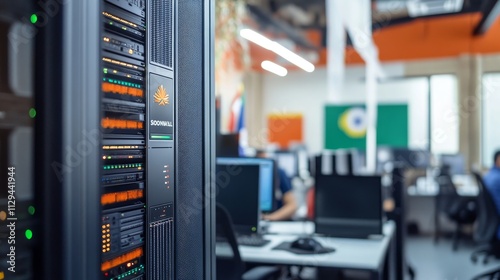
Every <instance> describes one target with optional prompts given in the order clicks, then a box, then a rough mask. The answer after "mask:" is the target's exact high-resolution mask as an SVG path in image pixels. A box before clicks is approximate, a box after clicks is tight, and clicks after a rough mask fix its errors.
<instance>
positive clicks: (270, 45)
mask: <svg viewBox="0 0 500 280" xmlns="http://www.w3.org/2000/svg"><path fill="white" fill-rule="evenodd" d="M240 36H241V37H243V38H245V39H247V40H248V41H251V42H253V43H255V44H257V45H259V46H261V47H263V48H265V49H268V50H270V51H272V52H274V53H275V54H277V55H279V56H281V57H283V58H284V59H286V60H288V61H289V62H291V63H293V64H294V65H296V66H298V67H300V68H301V69H303V70H304V71H306V72H313V71H314V64H312V63H311V62H309V61H307V60H305V59H304V58H302V57H300V56H299V55H297V54H296V53H294V52H292V51H291V50H289V49H287V48H285V47H284V46H282V45H281V44H280V43H277V42H275V41H273V40H271V39H269V38H267V37H266V36H264V35H262V34H260V33H258V32H255V31H253V30H251V29H248V28H245V29H242V30H240ZM277 66H279V65H277ZM280 67H281V66H280ZM266 70H267V69H266ZM285 70H286V69H285Z"/></svg>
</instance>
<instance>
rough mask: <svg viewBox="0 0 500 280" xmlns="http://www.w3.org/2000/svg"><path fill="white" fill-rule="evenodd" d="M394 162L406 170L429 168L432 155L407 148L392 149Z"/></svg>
mask: <svg viewBox="0 0 500 280" xmlns="http://www.w3.org/2000/svg"><path fill="white" fill-rule="evenodd" d="M392 158H393V161H394V162H396V163H398V164H399V165H403V166H405V167H406V168H427V167H429V165H430V161H431V155H430V153H429V151H426V150H410V149H406V148H395V149H392Z"/></svg>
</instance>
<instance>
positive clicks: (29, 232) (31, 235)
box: [24, 229, 33, 240]
mask: <svg viewBox="0 0 500 280" xmlns="http://www.w3.org/2000/svg"><path fill="white" fill-rule="evenodd" d="M24 235H25V236H26V239H28V240H31V238H33V232H32V231H31V229H27V230H26V231H25V232H24Z"/></svg>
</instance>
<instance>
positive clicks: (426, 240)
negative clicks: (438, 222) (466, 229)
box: [406, 237, 500, 280]
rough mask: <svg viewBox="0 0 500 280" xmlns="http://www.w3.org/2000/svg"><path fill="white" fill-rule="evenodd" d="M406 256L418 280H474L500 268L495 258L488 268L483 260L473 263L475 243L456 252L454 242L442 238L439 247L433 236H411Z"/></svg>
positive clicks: (499, 262) (462, 245)
mask: <svg viewBox="0 0 500 280" xmlns="http://www.w3.org/2000/svg"><path fill="white" fill-rule="evenodd" d="M406 245H407V247H406V255H407V256H408V262H409V263H410V264H411V265H412V266H413V268H414V269H415V271H416V280H471V279H472V277H474V276H475V275H477V274H480V273H482V272H486V271H488V270H490V269H494V268H497V267H498V268H500V261H499V260H495V259H492V260H490V262H489V263H488V264H487V265H484V264H483V263H482V259H480V260H479V261H478V263H477V264H474V263H472V261H471V260H470V256H471V253H472V251H473V250H474V248H475V247H474V244H473V243H472V242H471V241H469V242H467V241H465V242H463V243H462V244H460V247H459V248H458V250H457V251H455V252H454V251H452V249H451V241H450V240H449V239H441V240H440V241H439V242H438V243H437V244H435V243H434V241H433V239H432V238H430V237H407V242H406Z"/></svg>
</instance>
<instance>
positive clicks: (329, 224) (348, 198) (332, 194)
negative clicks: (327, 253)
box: [315, 176, 382, 237]
mask: <svg viewBox="0 0 500 280" xmlns="http://www.w3.org/2000/svg"><path fill="white" fill-rule="evenodd" d="M315 190H316V191H315V223H316V232H317V233H323V234H327V235H332V236H339V237H367V236H369V235H373V234H381V231H382V185H381V178H380V177H379V176H318V177H317V178H316V188H315Z"/></svg>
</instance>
